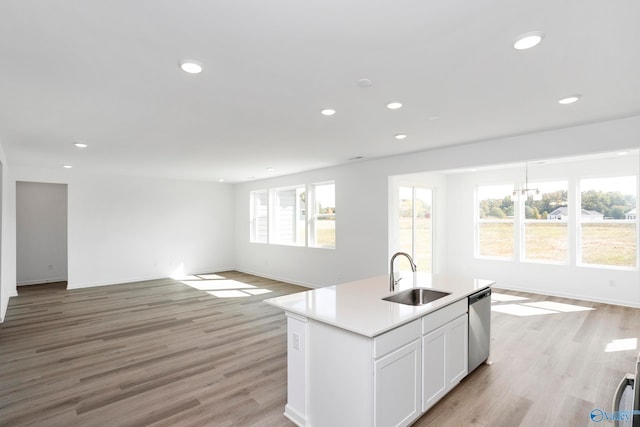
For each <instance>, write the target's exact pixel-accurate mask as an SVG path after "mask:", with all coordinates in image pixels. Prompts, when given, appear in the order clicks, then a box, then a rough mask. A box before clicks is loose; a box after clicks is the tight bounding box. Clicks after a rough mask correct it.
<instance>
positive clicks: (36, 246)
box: [16, 182, 67, 286]
mask: <svg viewBox="0 0 640 427" xmlns="http://www.w3.org/2000/svg"><path fill="white" fill-rule="evenodd" d="M16 251H17V273H16V276H17V285H18V286H20V285H33V284H37V283H47V282H60V281H65V280H67V186H66V185H65V184H46V183H41V182H18V183H16Z"/></svg>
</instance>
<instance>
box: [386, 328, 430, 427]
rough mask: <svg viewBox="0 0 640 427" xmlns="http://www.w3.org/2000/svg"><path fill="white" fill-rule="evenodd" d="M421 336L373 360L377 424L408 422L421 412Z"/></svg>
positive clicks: (403, 424)
mask: <svg viewBox="0 0 640 427" xmlns="http://www.w3.org/2000/svg"><path fill="white" fill-rule="evenodd" d="M421 359H422V358H421V348H420V340H415V341H413V342H411V343H409V344H407V345H406V346H404V347H402V348H400V349H398V350H396V351H394V352H392V353H390V354H388V355H386V356H384V357H381V358H380V359H378V360H376V361H375V362H374V395H375V397H374V400H375V406H374V420H375V424H374V425H375V426H376V427H391V426H406V425H409V423H410V422H411V421H413V420H415V419H416V418H417V417H418V416H419V415H420V414H421V408H420V395H421V386H422V384H421V378H422V364H421Z"/></svg>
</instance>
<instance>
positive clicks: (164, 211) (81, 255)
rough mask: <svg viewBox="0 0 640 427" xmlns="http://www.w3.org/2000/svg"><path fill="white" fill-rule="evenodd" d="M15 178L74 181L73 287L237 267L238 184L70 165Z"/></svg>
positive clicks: (22, 171)
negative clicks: (109, 172) (110, 172)
mask: <svg viewBox="0 0 640 427" xmlns="http://www.w3.org/2000/svg"><path fill="white" fill-rule="evenodd" d="M12 179H13V182H14V185H15V181H38V182H57V183H67V184H68V265H69V271H68V276H69V285H68V287H69V288H80V287H87V286H96V285H103V284H113V283H122V282H131V281H137V280H145V279H152V278H159V277H167V276H170V275H173V274H174V273H175V272H176V271H177V270H178V269H180V267H182V270H183V271H184V272H185V273H199V272H210V271H219V270H226V269H230V268H233V267H234V249H233V244H234V242H233V223H234V216H233V198H234V194H233V187H232V186H231V185H228V184H219V183H208V182H196V181H185V180H171V179H157V178H143V177H124V176H106V175H93V174H90V173H83V172H78V171H76V170H75V169H74V170H71V171H68V170H63V169H62V168H61V170H60V171H57V170H44V169H31V168H23V167H14V168H13V172H12ZM14 233H15V230H14Z"/></svg>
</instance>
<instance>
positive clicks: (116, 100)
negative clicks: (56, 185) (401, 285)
mask: <svg viewBox="0 0 640 427" xmlns="http://www.w3.org/2000/svg"><path fill="white" fill-rule="evenodd" d="M533 30H539V31H542V32H544V33H545V38H544V40H543V42H542V43H541V44H540V45H539V46H537V47H535V48H533V49H530V50H527V51H516V50H515V49H513V48H512V44H513V41H514V40H515V38H516V36H518V35H519V34H521V33H525V32H528V31H533ZM639 46H640V1H638V0H615V1H602V0H562V1H557V0H538V1H515V0H503V1H499V0H473V1H469V0H394V1H392V0H325V1H301V0H245V1H241V0H215V1H212V0H180V1H176V0H171V1H169V0H144V1H140V0H112V1H99V0H57V1H53V0H51V1H47V0H40V1H34V0H2V1H0V140H1V141H2V144H3V146H4V148H5V151H6V154H7V157H8V159H9V163H10V164H15V165H29V166H34V167H61V166H62V165H63V164H71V165H73V167H74V169H72V170H71V171H70V173H73V171H76V170H79V171H82V170H91V171H102V172H113V173H122V174H141V175H150V176H157V175H164V176H171V177H181V178H189V179H205V180H218V179H219V178H224V179H225V180H226V181H228V182H239V181H246V180H248V179H250V177H256V178H263V177H267V176H271V175H277V174H287V173H293V172H298V171H303V170H309V169H315V168H320V167H325V166H331V165H337V164H342V163H346V162H348V161H349V160H348V159H349V158H352V157H355V156H363V157H365V158H373V157H381V156H388V155H393V154H397V153H404V152H412V151H418V150H424V149H429V148H433V147H439V146H445V145H450V144H460V143H467V142H471V141H478V140H484V139H488V138H495V137H500V136H507V135H514V134H521V133H527V132H532V131H536V130H542V129H552V128H558V127H565V126H570V125H574V124H580V123H588V122H594V121H601V120H607V119H612V118H618V117H625V116H631V115H637V114H640V78H639V76H640V53H639V52H640V48H639ZM187 58H188V59H196V60H198V61H199V62H201V63H202V64H203V65H204V67H205V69H204V72H203V73H202V74H200V75H189V74H186V73H184V72H183V71H181V70H180V68H179V67H178V62H179V61H180V60H183V59H187ZM362 78H367V79H370V80H371V81H372V82H373V85H372V86H371V87H368V88H361V87H359V86H358V85H357V81H358V79H362ZM574 93H580V94H582V99H581V100H580V101H579V102H578V103H575V104H572V105H568V106H562V105H559V104H558V103H557V100H558V99H560V98H563V97H565V96H568V95H571V94H574ZM396 100H397V101H400V102H402V103H403V104H404V107H403V108H402V109H400V110H395V111H391V110H388V109H387V108H386V107H385V105H386V103H388V102H389V101H396ZM325 107H331V108H334V109H335V110H337V114H336V115H334V116H332V117H324V116H322V115H321V114H320V110H321V109H323V108H325ZM433 116H438V117H439V119H436V120H433ZM398 133H406V134H407V135H408V138H407V139H405V140H403V141H397V140H396V139H394V135H395V134H398ZM75 141H81V142H84V143H86V144H88V145H89V147H88V148H86V149H83V150H79V149H77V148H75V147H74V146H73V145H72V144H73V142H75ZM268 167H273V168H275V169H276V171H275V172H268V171H267V168H268Z"/></svg>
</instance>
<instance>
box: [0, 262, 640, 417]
mask: <svg viewBox="0 0 640 427" xmlns="http://www.w3.org/2000/svg"><path fill="white" fill-rule="evenodd" d="M189 279H190V280H184V281H176V280H172V279H164V280H153V281H145V282H137V283H130V284H123V285H113V286H105V287H98V288H89V289H80V290H65V289H64V287H61V286H59V285H58V286H44V287H38V286H35V287H22V288H19V296H18V297H15V298H12V299H11V300H10V303H9V308H8V311H7V316H6V318H5V322H4V323H3V324H1V325H0V425H1V426H22V425H34V426H148V425H154V426H216V427H217V426H283V427H290V426H292V425H293V424H292V423H290V422H289V421H288V420H287V419H286V418H285V417H284V416H283V415H282V412H283V410H284V405H285V403H286V381H287V380H286V321H285V317H284V315H283V313H282V312H281V311H280V310H277V309H275V308H273V307H271V306H269V305H267V304H264V303H263V302H262V300H263V299H265V298H270V297H273V296H277V295H283V294H287V293H292V292H298V291H302V290H305V289H304V288H301V287H298V286H294V285H290V284H286V283H282V282H278V281H274V280H269V279H264V278H260V277H256V276H251V275H247V274H243V273H238V272H221V273H217V274H211V275H200V276H197V277H191V278H189ZM190 285H191V286H190ZM208 292H212V293H215V295H212V294H210V293H208ZM217 292H233V293H234V295H244V296H243V297H225V296H229V295H225V294H220V293H217ZM514 298H516V300H512V301H509V299H514ZM517 298H521V299H517ZM493 305H494V311H493V313H492V334H491V335H492V341H491V343H492V360H493V362H494V363H493V365H492V366H484V365H483V366H481V367H480V368H478V370H476V371H475V372H474V373H472V374H471V375H470V376H469V377H468V378H467V379H465V380H464V381H463V382H462V383H461V384H459V385H458V386H457V387H456V388H455V389H454V390H453V391H452V392H451V393H450V394H449V395H448V396H446V397H445V398H444V399H443V400H442V401H440V402H439V403H438V404H437V405H436V406H434V407H433V408H432V409H431V410H430V411H429V412H427V414H425V415H424V416H423V417H422V418H421V419H419V420H418V421H417V422H416V423H415V425H416V426H452V427H453V426H491V427H494V426H505V427H506V426H509V427H511V426H514V427H515V426H523V427H528V426H531V427H533V426H535V427H538V426H562V427H565V426H590V427H597V424H594V423H593V422H591V421H590V419H589V413H590V412H591V410H592V409H595V408H600V409H608V408H609V406H610V400H611V396H612V395H613V392H614V389H615V386H616V385H617V382H618V381H619V379H620V378H621V377H622V375H623V374H625V373H626V372H629V371H631V370H632V369H633V366H634V362H635V358H636V356H637V353H638V352H639V351H640V349H638V347H637V346H638V341H640V309H632V308H625V307H617V306H610V305H606V304H597V303H588V302H583V301H575V300H569V299H561V298H553V297H545V296H540V295H532V294H525V293H518V292H510V291H500V290H497V289H496V290H494V304H493ZM582 309H584V311H578V310H582ZM525 314H527V315H525ZM633 339H635V340H636V341H635V344H634V342H633ZM615 340H626V341H617V342H616V341H615ZM608 345H609V349H610V350H611V349H616V348H617V350H618V351H609V352H606V351H605V350H606V349H607V346H608Z"/></svg>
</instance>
